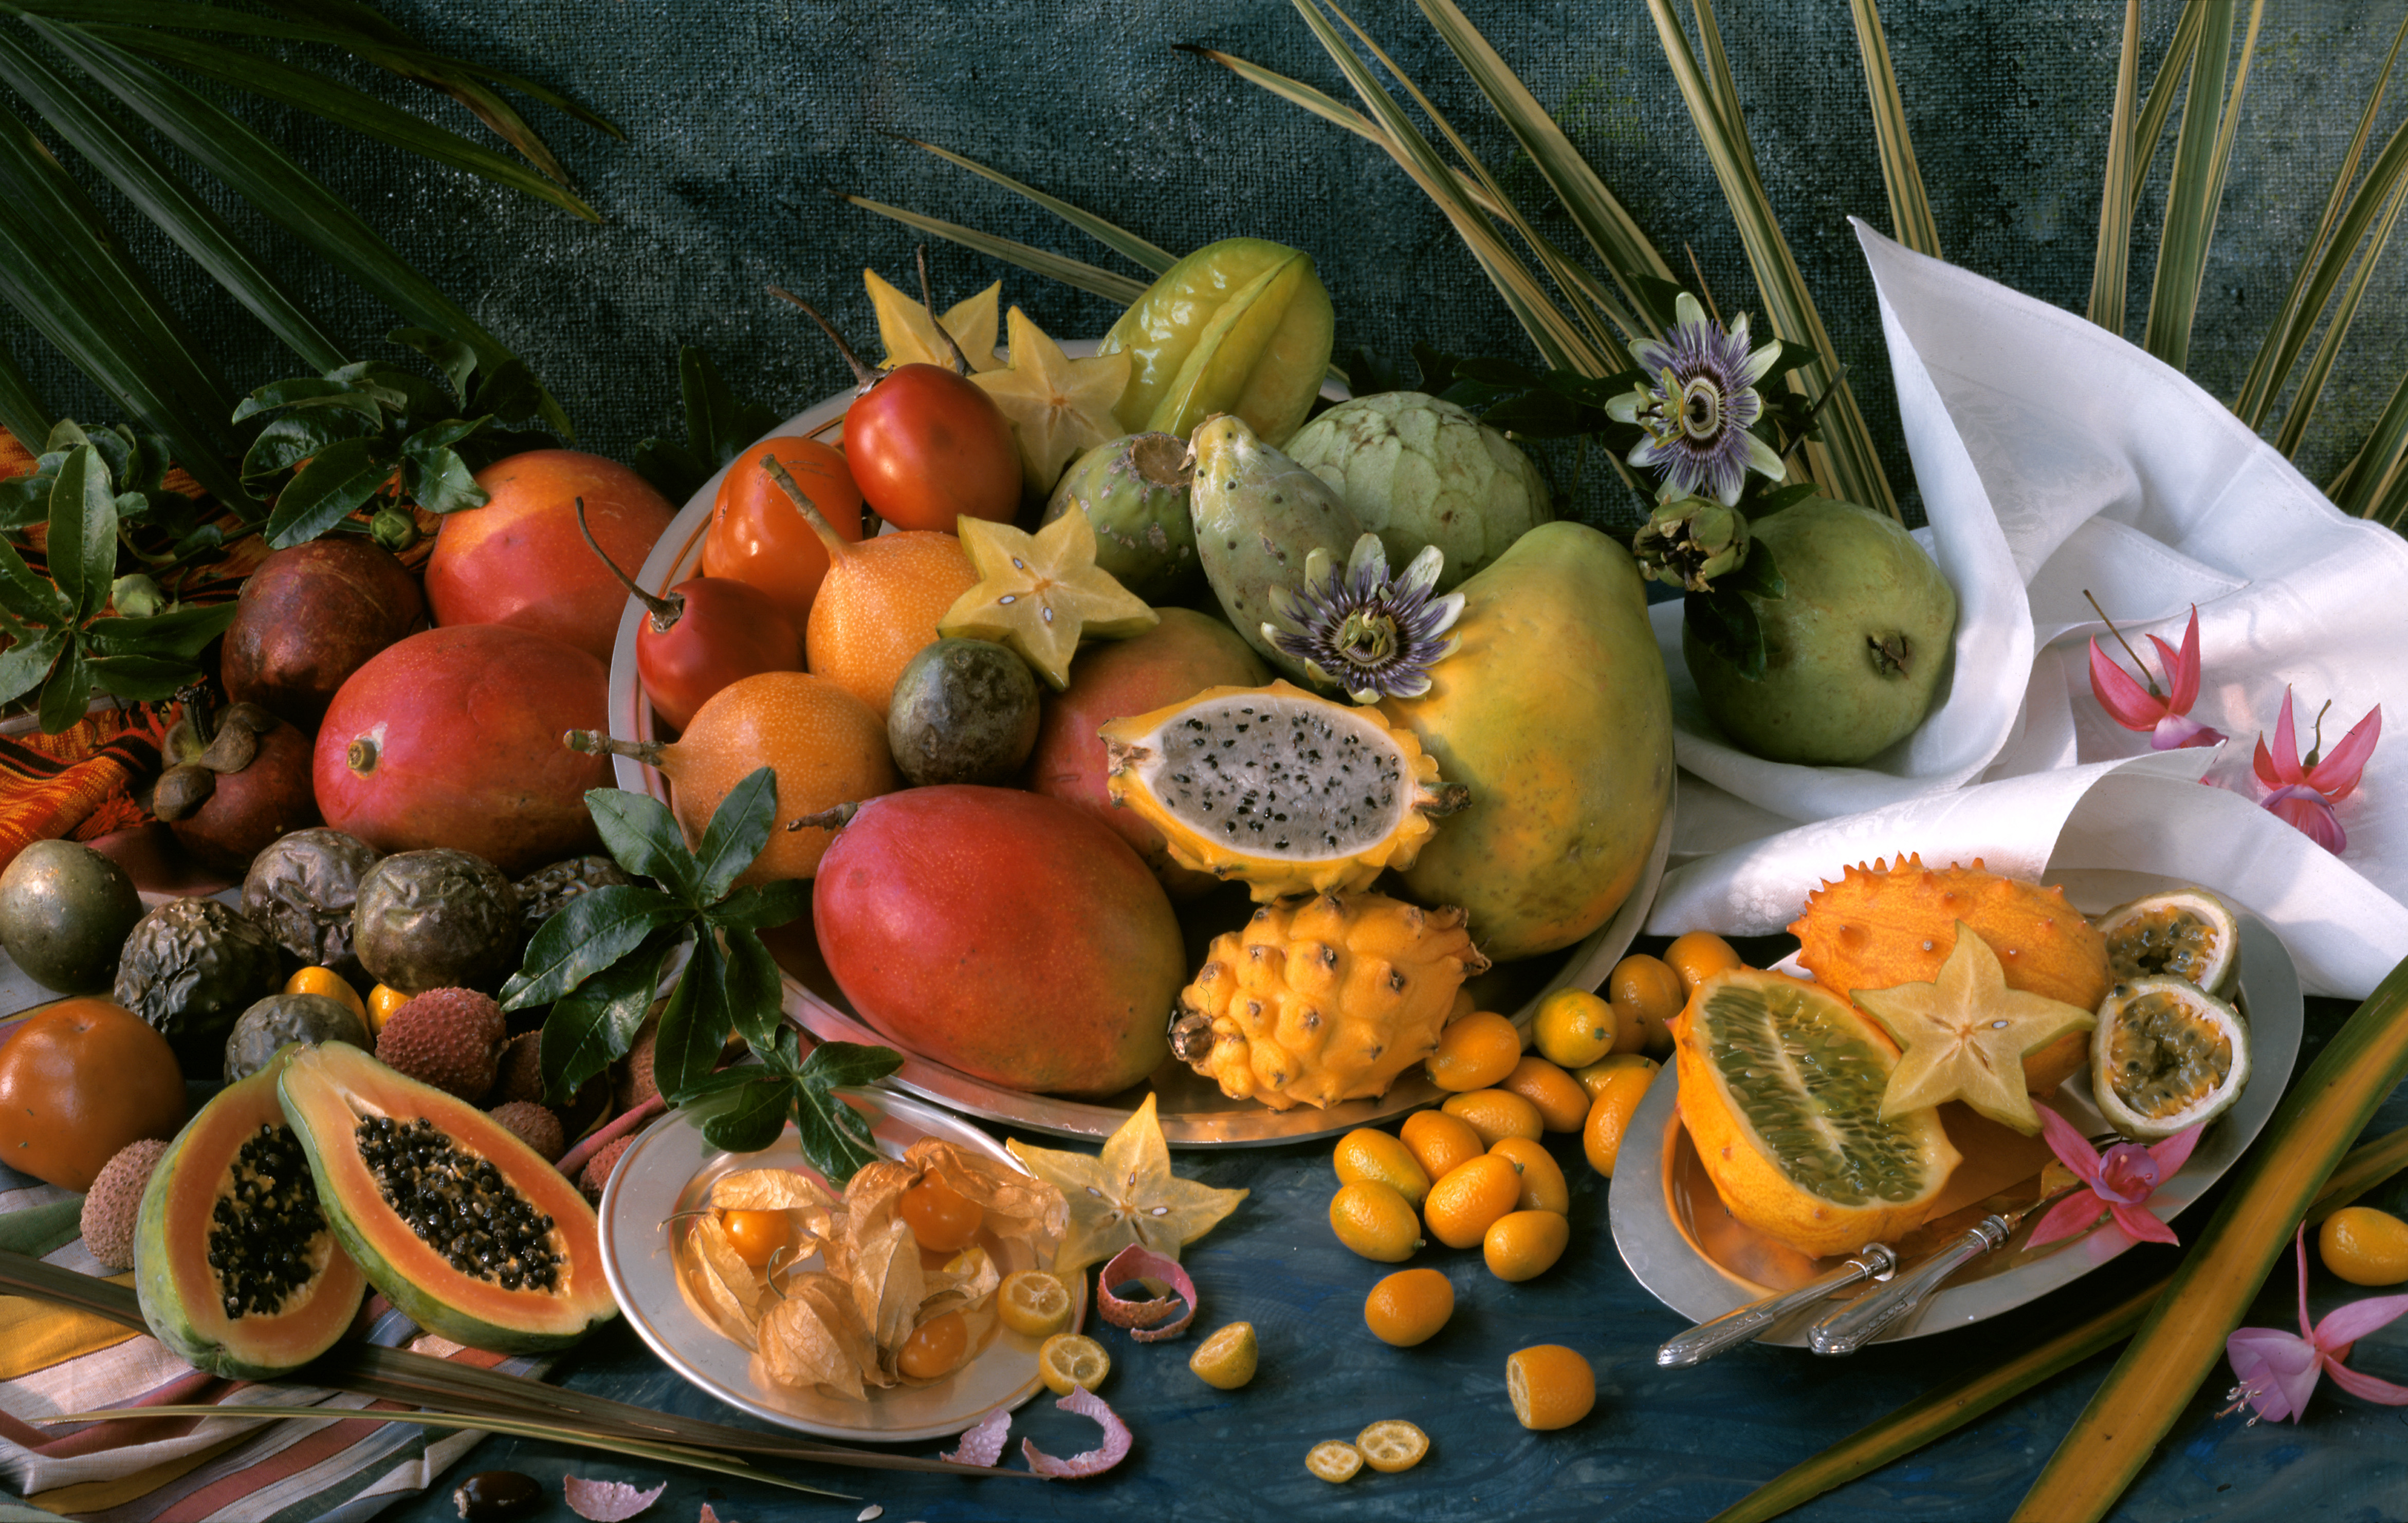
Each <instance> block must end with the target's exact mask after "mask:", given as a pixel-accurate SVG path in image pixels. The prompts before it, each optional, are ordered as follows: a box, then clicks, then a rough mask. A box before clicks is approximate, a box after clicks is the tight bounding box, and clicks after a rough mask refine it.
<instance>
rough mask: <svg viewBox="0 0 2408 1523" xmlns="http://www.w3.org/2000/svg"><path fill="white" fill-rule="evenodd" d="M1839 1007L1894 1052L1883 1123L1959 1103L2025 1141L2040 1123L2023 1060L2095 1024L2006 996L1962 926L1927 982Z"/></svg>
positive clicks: (1861, 995)
mask: <svg viewBox="0 0 2408 1523" xmlns="http://www.w3.org/2000/svg"><path fill="white" fill-rule="evenodd" d="M1848 997H1849V998H1850V999H1854V1000H1855V1001H1856V1005H1857V1008H1859V1009H1861V1010H1862V1011H1864V1012H1865V1013H1867V1014H1869V1015H1871V1017H1872V1018H1873V1019H1874V1020H1876V1021H1879V1022H1880V1023H1881V1024H1882V1027H1883V1029H1885V1030H1886V1031H1887V1032H1888V1033H1889V1034H1890V1037H1891V1039H1892V1040H1893V1041H1895V1042H1897V1043H1898V1044H1899V1048H1900V1049H1901V1051H1900V1053H1899V1060H1898V1067H1897V1068H1895V1069H1894V1070H1891V1071H1890V1076H1889V1085H1888V1087H1887V1088H1886V1089H1885V1090H1884V1091H1883V1092H1882V1109H1881V1114H1883V1115H1884V1116H1885V1117H1887V1116H1894V1115H1902V1114H1905V1113H1907V1112H1909V1111H1914V1110H1920V1109H1922V1108H1924V1107H1927V1106H1932V1105H1938V1104H1940V1103H1941V1102H1942V1101H1943V1100H1952V1099H1954V1100H1963V1101H1964V1102H1965V1103H1966V1104H1967V1105H1970V1106H1971V1107H1972V1108H1973V1109H1974V1110H1976V1111H1978V1112H1980V1113H1981V1114H1984V1115H1985V1116H1988V1117H1989V1118H1990V1119H1991V1120H1993V1121H1995V1122H1997V1123H1999V1124H2000V1126H2002V1127H2013V1128H2014V1129H2015V1130H2017V1131H2019V1132H2022V1133H2023V1134H2025V1135H2026V1136H2028V1137H2037V1136H2039V1135H2040V1114H2039V1113H2038V1112H2037V1111H2035V1110H2033V1109H2032V1100H2031V1091H2030V1090H2029V1089H2028V1087H2026V1085H2025V1083H2024V1057H2025V1056H2026V1055H2027V1054H2029V1053H2036V1052H2038V1051H2040V1050H2041V1049H2042V1047H2045V1046H2047V1045H2048V1044H2049V1043H2050V1042H2055V1041H2056V1040H2057V1038H2059V1037H2061V1036H2063V1035H2065V1034H2066V1033H2067V1032H2068V1031H2080V1030H2085V1029H2087V1028H2088V1027H2090V1026H2091V1024H2092V1023H2093V1022H2094V1021H2095V1020H2096V1019H2097V1017H2096V1016H2094V1015H2092V1014H2091V1013H2090V1012H2088V1011H2086V1010H2084V1009H2082V1008H2081V1007H2079V1006H2077V1005H2069V1004H2067V1003H2065V1002H2064V1001H2063V1000H2059V999H2049V998H2047V997H2046V996H2045V995H2038V994H2028V993H2026V992H2025V991H2023V990H2021V989H2011V988H2009V987H2007V975H2006V970H2005V969H2003V968H2002V967H2000V963H1999V955H1998V954H1997V953H1995V952H1993V951H1991V950H1990V944H1989V943H1988V942H1987V941H1983V940H1982V938H1981V937H1980V936H1979V935H1978V934H1977V933H1975V931H1974V930H1973V928H1972V927H1970V926H1968V925H1966V924H1965V922H1963V921H1961V920H1960V921H1958V922H1957V944H1956V946H1955V947H1953V948H1951V949H1950V951H1949V954H1948V960H1947V961H1946V962H1944V963H1942V964H1941V965H1940V977H1939V979H1938V980H1937V981H1936V982H1933V983H1930V984H1899V986H1898V987H1896V988H1891V989H1852V990H1850V991H1849V995H1848Z"/></svg>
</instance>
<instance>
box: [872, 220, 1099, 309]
mask: <svg viewBox="0 0 2408 1523" xmlns="http://www.w3.org/2000/svg"><path fill="white" fill-rule="evenodd" d="M838 199H839V200H841V201H845V202H847V203H849V204H851V205H853V206H856V207H859V208H861V209H862V210H864V211H874V212H876V213H878V215H880V216H882V217H891V218H893V219H894V220H895V221H896V222H898V223H902V224H903V225H904V226H906V227H916V228H918V229H919V230H920V231H921V232H923V233H927V234H930V235H932V236H934V237H940V238H944V239H946V240H947V241H948V242H953V243H958V244H960V245H961V246H962V247H963V248H965V249H973V250H976V251H978V252H980V253H982V254H985V255H987V256H989V257H990V258H994V259H1000V260H1002V261H1003V262H1004V263H1005V264H1007V265H1017V266H1020V267H1021V268H1022V269H1025V270H1027V271H1029V272H1030V273H1031V274H1035V275H1042V276H1044V277H1045V278H1046V279H1047V280H1059V281H1061V282H1062V283H1063V284H1064V285H1067V286H1075V287H1076V288H1078V289H1079V290H1081V291H1084V292H1087V293H1089V294H1090V295H1097V296H1101V297H1103V298H1104V299H1106V300H1107V301H1116V302H1119V303H1120V304H1121V305H1123V306H1124V307H1125V306H1127V305H1128V304H1130V303H1131V302H1134V301H1136V300H1137V299H1138V297H1140V296H1142V295H1145V282H1143V281H1142V280H1130V279H1129V278H1128V277H1127V276H1125V275H1118V274H1115V273H1113V272H1112V271H1111V270H1108V269H1100V268H1098V267H1097V266H1094V265H1090V264H1087V263H1085V262H1083V261H1082V260H1077V259H1071V258H1068V257H1067V256H1065V255H1062V254H1057V253H1053V252H1050V251H1046V250H1044V249H1039V248H1037V247H1036V246H1034V245H1033V244H1026V243H1022V242H1019V241H1017V240H1016V239H1012V238H1005V237H996V236H995V235H994V234H992V233H982V232H980V231H979V230H978V229H976V228H974V227H964V226H963V225H962V224H961V223H949V222H944V221H941V220H940V219H939V218H935V217H927V216H923V215H922V214H920V213H919V212H916V211H907V210H905V209H904V208H901V207H891V206H888V205H887V204H886V203H885V202H883V201H872V200H871V199H869V198H868V197H867V196H866V195H842V196H839V197H838Z"/></svg>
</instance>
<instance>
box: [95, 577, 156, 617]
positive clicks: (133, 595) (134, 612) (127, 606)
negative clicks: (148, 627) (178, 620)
mask: <svg viewBox="0 0 2408 1523" xmlns="http://www.w3.org/2000/svg"><path fill="white" fill-rule="evenodd" d="M108 601H109V605H110V606H111V607H112V608H114V609H116V610H117V615H118V617H119V618H122V619H155V618H157V617H158V616H159V615H160V614H162V613H165V612H166V611H167V607H168V602H169V599H168V596H167V594H166V592H165V590H164V589H163V588H161V587H160V585H159V583H157V582H153V581H151V580H150V578H149V577H146V576H144V575H142V574H141V573H140V572H136V573H135V574H134V575H132V576H123V577H119V578H118V579H117V580H116V581H114V582H110V583H109V584H108Z"/></svg>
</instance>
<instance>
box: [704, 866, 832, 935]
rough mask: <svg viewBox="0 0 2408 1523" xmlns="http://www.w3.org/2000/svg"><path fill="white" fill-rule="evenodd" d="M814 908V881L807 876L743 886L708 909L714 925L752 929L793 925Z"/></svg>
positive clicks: (730, 928)
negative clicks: (811, 883) (812, 903)
mask: <svg viewBox="0 0 2408 1523" xmlns="http://www.w3.org/2000/svg"><path fill="white" fill-rule="evenodd" d="M810 912H811V885H810V881H809V880H808V879H803V878H781V879H779V880H778V881H777V882H775V883H767V884H753V886H752V887H750V888H739V889H738V890H736V892H734V893H732V894H730V895H728V896H727V897H726V898H724V899H721V900H720V901H719V902H718V903H717V904H714V905H712V906H711V907H710V909H709V910H707V911H705V912H704V913H705V914H706V915H707V916H708V917H709V918H710V923H711V924H712V925H714V926H724V927H727V928H728V929H729V930H751V931H758V930H767V929H769V928H770V927H773V926H785V925H791V924H792V923H794V922H795V921H797V920H800V919H801V918H802V917H803V916H805V915H807V914H809V913H810Z"/></svg>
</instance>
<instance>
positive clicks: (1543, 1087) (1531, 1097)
mask: <svg viewBox="0 0 2408 1523" xmlns="http://www.w3.org/2000/svg"><path fill="white" fill-rule="evenodd" d="M1497 1087H1498V1088H1499V1089H1502V1090H1504V1091H1506V1092H1507V1093H1509V1094H1514V1095H1519V1096H1521V1097H1522V1098H1523V1099H1526V1100H1528V1101H1529V1102H1530V1103H1531V1104H1532V1105H1533V1106H1535V1107H1537V1108H1538V1112H1539V1124H1540V1125H1541V1126H1542V1127H1544V1128H1547V1129H1548V1130H1549V1131H1578V1130H1580V1129H1581V1123H1582V1122H1583V1121H1585V1120H1586V1119H1588V1091H1587V1090H1585V1089H1583V1088H1582V1087H1581V1084H1580V1081H1579V1080H1578V1079H1575V1078H1573V1077H1572V1076H1571V1075H1570V1074H1569V1073H1566V1072H1565V1071H1564V1070H1561V1069H1559V1068H1557V1067H1555V1065H1554V1064H1553V1063H1550V1062H1548V1061H1547V1060H1546V1059H1545V1058H1543V1057H1541V1056H1538V1055H1537V1054H1535V1053H1533V1054H1531V1055H1530V1056H1527V1057H1526V1058H1524V1059H1522V1061H1520V1062H1519V1063H1516V1064H1514V1065H1513V1071H1512V1072H1511V1073H1509V1074H1507V1075H1505V1079H1504V1082H1503V1083H1502V1084H1499V1085H1498V1086H1497ZM1467 1119H1468V1118H1467ZM1474 1125H1475V1126H1476V1125H1478V1124H1477V1123H1474Z"/></svg>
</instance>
